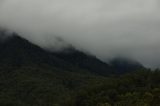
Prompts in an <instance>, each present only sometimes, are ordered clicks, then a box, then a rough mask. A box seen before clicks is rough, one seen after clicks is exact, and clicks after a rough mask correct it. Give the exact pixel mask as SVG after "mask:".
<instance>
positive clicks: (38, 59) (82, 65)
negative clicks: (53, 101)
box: [0, 30, 143, 76]
mask: <svg viewBox="0 0 160 106" xmlns="http://www.w3.org/2000/svg"><path fill="white" fill-rule="evenodd" d="M8 36H9V38H7V37H8ZM0 39H1V40H0V42H1V43H0V65H1V66H14V67H23V66H25V65H40V66H43V65H48V66H50V67H57V68H60V69H65V70H70V71H75V70H76V69H80V70H85V71H88V72H91V73H94V74H98V75H104V76H105V75H108V74H123V73H126V72H130V71H135V70H137V69H140V68H143V66H142V65H141V64H140V63H138V62H133V61H131V60H126V59H123V58H115V59H113V60H112V61H111V62H110V63H109V64H107V63H105V62H103V61H101V60H99V59H98V58H96V57H95V56H92V55H90V54H86V53H84V52H82V51H79V50H76V49H75V48H73V47H71V48H68V49H65V50H64V51H59V52H53V51H48V50H45V49H43V48H41V47H39V46H38V45H35V44H33V43H31V42H29V41H28V40H26V39H24V38H22V37H20V36H19V35H18V34H16V33H11V32H7V31H5V30H1V31H0ZM2 42H3V43H2Z"/></svg>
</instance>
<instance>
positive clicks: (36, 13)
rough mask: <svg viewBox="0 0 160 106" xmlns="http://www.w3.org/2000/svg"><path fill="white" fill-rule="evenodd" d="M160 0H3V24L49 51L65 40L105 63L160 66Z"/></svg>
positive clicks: (0, 13) (0, 11) (0, 19)
mask: <svg viewBox="0 0 160 106" xmlns="http://www.w3.org/2000/svg"><path fill="white" fill-rule="evenodd" d="M159 7H160V3H159V1H158V0H67V1H66V0H0V25H1V26H4V27H7V28H9V29H11V30H13V31H16V32H18V33H20V34H21V36H23V37H24V38H27V39H28V40H30V41H32V42H34V43H36V44H38V45H40V46H42V47H49V48H56V49H57V48H61V47H65V46H66V44H64V43H57V40H56V39H55V38H57V37H58V38H62V39H63V40H65V41H66V42H68V43H70V44H72V45H73V46H74V47H76V48H77V49H80V50H84V51H88V52H90V53H92V54H94V55H96V56H97V57H99V58H101V59H109V58H112V57H116V56H126V57H130V58H133V59H135V60H138V61H140V62H142V63H143V64H144V65H145V66H148V67H160V56H159V54H160V46H159V45H160V42H159V41H160V29H159V28H160V14H159V11H160V8H159Z"/></svg>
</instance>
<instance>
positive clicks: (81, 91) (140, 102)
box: [0, 32, 160, 106]
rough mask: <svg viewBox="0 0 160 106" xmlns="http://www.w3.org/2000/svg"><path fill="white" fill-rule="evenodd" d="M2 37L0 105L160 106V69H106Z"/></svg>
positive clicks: (73, 54) (126, 65)
mask: <svg viewBox="0 0 160 106" xmlns="http://www.w3.org/2000/svg"><path fill="white" fill-rule="evenodd" d="M2 35H4V32H3V33H2V32H0V37H1V38H2V37H3V40H2V39H0V106H160V71H159V70H155V71H151V70H149V69H145V68H143V67H141V65H139V64H137V63H136V64H135V63H134V64H133V63H130V62H128V61H127V62H126V61H122V60H120V61H119V60H118V62H117V61H114V62H112V64H111V65H108V64H107V63H104V62H102V61H101V60H99V59H97V58H96V57H94V56H91V55H87V54H85V53H83V52H80V51H77V50H74V49H72V50H70V51H69V52H68V51H67V52H60V53H54V52H49V51H46V50H43V49H42V48H40V47H38V46H36V45H34V44H32V43H30V42H28V41H27V40H25V39H23V38H21V37H18V36H17V35H14V37H11V38H9V39H6V38H5V37H4V36H2ZM4 39H5V41H4ZM140 68H142V69H140ZM135 70H137V71H135ZM127 72H129V73H128V74H127ZM122 73H123V74H122Z"/></svg>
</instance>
